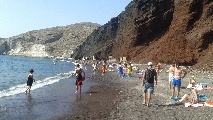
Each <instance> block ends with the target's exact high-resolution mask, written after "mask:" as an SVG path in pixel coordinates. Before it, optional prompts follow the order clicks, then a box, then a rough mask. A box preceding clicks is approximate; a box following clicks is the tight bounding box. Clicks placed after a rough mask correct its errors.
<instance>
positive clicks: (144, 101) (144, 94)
mask: <svg viewBox="0 0 213 120" xmlns="http://www.w3.org/2000/svg"><path fill="white" fill-rule="evenodd" d="M143 104H144V105H145V104H146V93H143Z"/></svg>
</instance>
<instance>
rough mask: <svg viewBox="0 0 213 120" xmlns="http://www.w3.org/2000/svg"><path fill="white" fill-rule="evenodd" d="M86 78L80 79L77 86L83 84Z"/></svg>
mask: <svg viewBox="0 0 213 120" xmlns="http://www.w3.org/2000/svg"><path fill="white" fill-rule="evenodd" d="M84 80H85V77H82V79H81V80H79V81H78V84H77V86H79V85H81V82H83V81H84Z"/></svg>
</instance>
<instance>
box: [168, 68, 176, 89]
mask: <svg viewBox="0 0 213 120" xmlns="http://www.w3.org/2000/svg"><path fill="white" fill-rule="evenodd" d="M174 71H175V64H172V65H171V66H170V68H169V89H171V86H172V79H173V75H174Z"/></svg>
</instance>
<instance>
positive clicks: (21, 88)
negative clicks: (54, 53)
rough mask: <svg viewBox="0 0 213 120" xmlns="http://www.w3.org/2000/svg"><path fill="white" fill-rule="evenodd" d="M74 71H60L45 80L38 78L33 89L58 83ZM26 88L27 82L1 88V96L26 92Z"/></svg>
mask: <svg viewBox="0 0 213 120" xmlns="http://www.w3.org/2000/svg"><path fill="white" fill-rule="evenodd" d="M73 72H74V71H70V72H69V73H60V74H57V75H56V76H52V77H48V78H45V79H43V80H36V81H35V82H33V87H32V88H31V90H35V89H38V88H41V87H44V86H46V85H51V84H53V83H57V82H59V81H60V80H62V79H65V78H68V75H69V74H70V73H73ZM26 89H27V85H26V83H25V84H18V85H16V86H14V87H11V88H8V89H4V90H1V91H0V98H2V97H7V96H12V95H16V94H19V93H24V91H25V90H26Z"/></svg>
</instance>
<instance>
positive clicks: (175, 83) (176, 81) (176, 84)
mask: <svg viewBox="0 0 213 120" xmlns="http://www.w3.org/2000/svg"><path fill="white" fill-rule="evenodd" d="M182 74H184V75H183V77H182V76H181V75H182ZM186 74H187V72H186V70H184V69H182V68H181V67H180V66H179V65H176V64H175V69H174V77H173V80H172V96H171V99H172V98H173V97H174V93H175V88H177V95H176V98H178V97H179V93H180V87H181V81H182V80H183V78H184V77H185V76H186Z"/></svg>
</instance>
